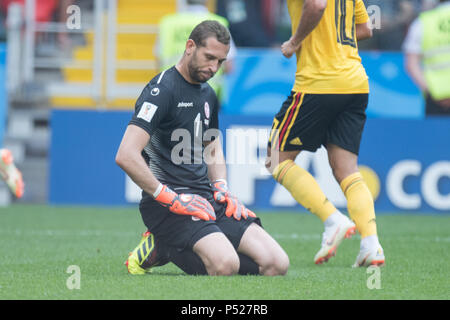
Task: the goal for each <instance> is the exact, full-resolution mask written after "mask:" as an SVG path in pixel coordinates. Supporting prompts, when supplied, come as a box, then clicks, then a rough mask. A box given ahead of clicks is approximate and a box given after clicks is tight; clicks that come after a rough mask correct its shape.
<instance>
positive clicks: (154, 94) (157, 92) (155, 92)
mask: <svg viewBox="0 0 450 320" xmlns="http://www.w3.org/2000/svg"><path fill="white" fill-rule="evenodd" d="M150 93H151V95H152V96H157V95H158V94H159V88H153V89H152V91H150Z"/></svg>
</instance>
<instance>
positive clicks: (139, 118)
mask: <svg viewBox="0 0 450 320" xmlns="http://www.w3.org/2000/svg"><path fill="white" fill-rule="evenodd" d="M171 104H172V94H171V92H170V91H169V90H168V89H167V88H165V87H164V86H160V85H151V84H148V85H147V86H146V87H145V88H144V90H143V91H142V93H141V95H140V96H139V98H138V100H137V101H136V106H135V111H134V115H133V117H132V119H131V121H130V123H129V124H134V125H136V126H138V127H141V128H142V129H144V130H145V131H147V133H148V134H149V135H152V134H153V133H154V132H155V130H156V129H158V128H159V127H160V125H161V122H162V121H163V120H164V118H165V117H166V115H167V114H168V112H169V110H170V106H171Z"/></svg>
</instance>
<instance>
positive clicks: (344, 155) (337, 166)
mask: <svg viewBox="0 0 450 320" xmlns="http://www.w3.org/2000/svg"><path fill="white" fill-rule="evenodd" d="M327 151H328V161H329V163H330V167H331V169H332V171H333V175H334V177H335V178H336V180H337V182H339V183H341V181H342V180H344V179H345V178H346V177H348V176H349V175H351V174H353V173H355V172H357V171H358V156H357V155H356V154H354V153H353V152H350V151H348V150H345V149H343V148H341V147H339V146H337V145H335V144H331V143H330V144H327Z"/></svg>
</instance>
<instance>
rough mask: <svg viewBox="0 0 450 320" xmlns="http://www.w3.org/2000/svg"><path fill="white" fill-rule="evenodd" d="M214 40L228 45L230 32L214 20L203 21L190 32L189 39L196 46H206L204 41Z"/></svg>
mask: <svg viewBox="0 0 450 320" xmlns="http://www.w3.org/2000/svg"><path fill="white" fill-rule="evenodd" d="M209 37H214V38H216V40H217V41H219V42H220V43H222V44H225V45H229V44H230V39H231V36H230V32H229V31H228V29H227V28H226V27H225V26H223V25H222V24H221V23H220V22H218V21H215V20H205V21H203V22H201V23H200V24H198V25H197V26H196V27H195V28H194V30H192V32H191V34H190V36H189V39H191V40H193V41H194V42H195V44H196V45H197V46H200V47H204V46H206V39H208V38H209Z"/></svg>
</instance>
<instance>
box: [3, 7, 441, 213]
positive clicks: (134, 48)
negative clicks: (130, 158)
mask: <svg viewBox="0 0 450 320" xmlns="http://www.w3.org/2000/svg"><path fill="white" fill-rule="evenodd" d="M364 2H365V3H366V6H367V7H370V6H373V5H375V6H378V8H380V11H379V13H381V16H379V17H378V16H374V15H372V16H371V17H372V18H373V19H375V18H376V19H378V18H379V21H378V22H379V23H380V26H381V28H380V29H375V30H374V37H373V38H372V39H370V40H368V41H364V42H361V43H360V44H359V47H360V50H361V57H362V59H363V64H364V66H365V68H366V70H367V73H368V74H369V77H370V86H371V96H370V104H369V108H368V115H369V119H368V123H367V128H366V131H365V133H364V139H363V145H362V147H361V158H360V162H361V166H362V167H361V170H362V172H363V173H364V175H365V177H366V179H367V181H368V183H369V185H370V188H371V190H372V192H373V194H374V196H375V198H376V208H377V210H378V212H383V211H388V212H403V211H405V212H434V213H449V212H450V179H449V177H450V162H449V159H450V130H449V128H450V122H449V119H448V118H439V117H433V118H431V117H426V115H425V112H424V102H423V97H422V95H421V92H420V91H419V89H418V88H417V87H416V86H415V85H414V83H413V82H412V80H411V79H410V77H409V76H408V74H407V73H406V71H405V68H404V56H403V54H402V52H401V46H402V42H403V40H404V38H405V35H406V33H407V30H408V26H409V25H410V24H411V22H412V21H413V20H414V19H415V18H416V17H417V15H418V14H419V13H420V12H421V11H423V10H424V9H426V8H427V7H429V6H430V5H431V4H432V2H433V1H430V0H402V1H394V0H383V1H377V0H365V1H364ZM0 4H1V5H0V8H1V16H0V17H1V20H2V21H1V23H0V39H1V41H2V42H1V43H0V77H1V78H2V79H1V82H0V87H1V88H0V110H1V112H0V140H2V141H3V145H4V147H6V148H9V149H11V150H12V152H13V154H14V157H15V160H16V165H17V166H18V167H19V168H20V169H21V170H22V172H23V175H24V179H25V183H26V191H25V195H24V197H23V198H22V199H21V200H19V202H23V203H38V204H67V205H73V204H76V205H127V204H130V203H131V204H133V203H136V202H137V201H138V200H139V190H137V188H136V186H135V185H134V184H133V183H132V182H131V181H130V180H129V179H127V178H126V177H125V175H124V174H123V172H122V171H121V170H120V169H119V168H118V167H117V166H116V165H115V163H114V155H115V152H116V150H117V147H118V144H119V143H120V139H121V136H122V134H123V131H124V129H125V127H126V125H127V123H128V120H129V117H130V115H131V112H132V110H133V109H134V103H135V100H136V98H137V97H138V95H139V93H140V91H141V90H142V88H143V87H144V86H145V84H146V83H147V82H148V81H149V80H150V79H151V78H152V77H153V76H154V75H156V74H157V73H158V72H159V69H158V59H159V57H158V50H157V39H158V22H159V21H160V19H161V17H163V16H164V15H166V14H171V13H174V12H177V11H180V10H183V8H184V7H185V6H186V3H185V2H184V1H183V0H145V1H144V0H126V1H125V0H108V1H106V0H60V1H56V0H45V1H44V0H17V1H16V0H14V1H13V0H1V1H0ZM74 5H75V7H74ZM208 7H209V9H210V10H211V11H214V12H217V13H218V14H220V15H223V16H226V17H227V18H228V19H229V21H230V23H231V26H230V29H231V32H232V35H233V38H234V40H235V43H236V46H237V55H236V57H235V59H234V62H233V69H232V72H231V73H229V74H228V75H227V77H226V86H225V88H226V94H225V98H224V101H223V106H222V109H221V119H222V121H221V124H222V129H223V130H224V131H223V132H224V140H225V143H224V145H225V146H226V152H227V161H228V163H229V175H230V178H229V179H230V184H231V187H232V188H233V190H234V191H235V192H236V193H237V194H239V195H240V196H241V197H242V198H243V200H244V201H245V202H246V203H247V204H248V205H249V206H251V207H253V208H254V209H276V208H285V209H291V208H294V207H295V206H296V204H295V202H294V201H293V200H292V198H291V197H290V196H289V194H287V192H286V191H285V190H284V189H282V188H280V187H279V186H275V184H274V182H273V181H272V179H270V177H269V176H268V175H267V174H266V173H265V171H264V169H263V168H262V161H263V158H264V157H263V155H264V152H265V144H266V138H267V133H268V129H269V126H270V125H271V120H272V116H273V114H274V113H275V112H276V111H277V110H278V108H279V106H280V105H281V103H282V101H283V100H284V99H285V96H286V95H287V94H288V93H289V91H290V89H291V85H292V81H293V76H294V70H295V62H294V60H293V59H291V60H287V59H285V58H283V57H282V55H281V54H280V51H279V49H278V48H279V45H280V44H281V43H282V42H283V41H284V40H286V39H287V38H288V37H289V36H290V20H289V17H288V13H287V10H286V4H285V0H261V1H259V0H258V1H257V0H247V1H245V2H243V1H240V0H229V1H225V0H215V1H213V0H211V1H209V2H208ZM372 8H373V7H372ZM372 11H373V10H372ZM372 11H369V13H374V14H377V12H375V11H376V10H375V11H373V12H372ZM449 80H450V79H449ZM237 155H238V156H237ZM298 161H300V162H302V164H303V165H304V166H306V167H308V168H309V169H310V170H311V172H313V173H314V175H315V176H316V177H317V178H318V180H319V182H320V184H321V185H322V187H323V188H324V189H325V191H326V193H327V195H328V196H329V198H330V199H331V200H333V201H335V203H336V204H337V205H338V206H339V207H345V199H344V197H343V195H342V193H341V191H340V189H339V187H338V185H337V184H336V183H335V182H334V181H333V179H332V178H331V175H329V171H330V169H329V167H328V164H327V161H326V155H325V153H324V152H323V150H322V151H321V152H318V153H317V154H315V155H312V154H308V153H305V154H304V155H303V156H302V157H300V158H299V160H298ZM0 198H1V203H2V204H3V205H8V204H9V203H10V202H11V201H17V200H15V199H11V197H10V195H9V193H8V191H7V189H6V187H3V186H2V188H1V197H0ZM298 209H299V210H302V209H301V208H298Z"/></svg>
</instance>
